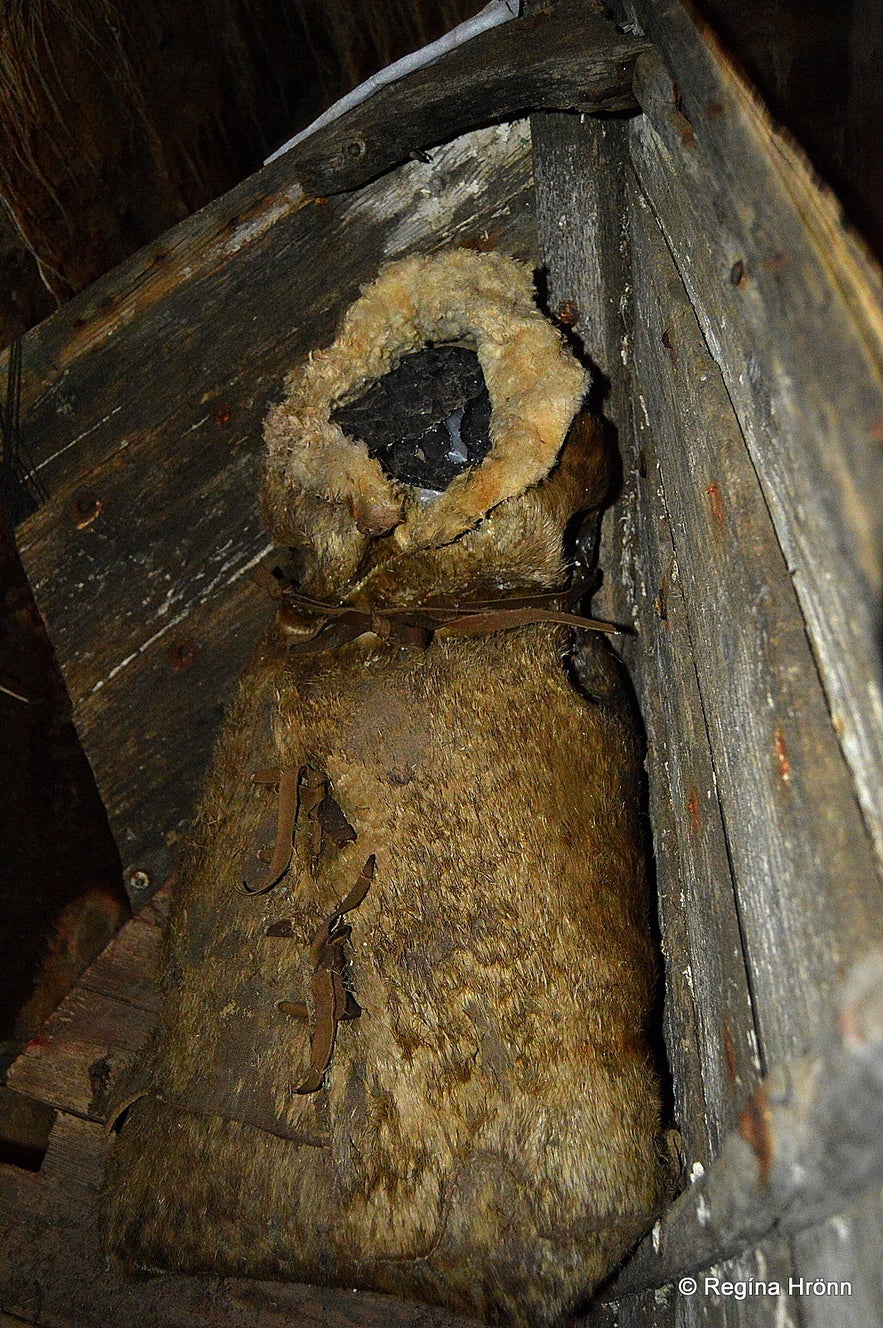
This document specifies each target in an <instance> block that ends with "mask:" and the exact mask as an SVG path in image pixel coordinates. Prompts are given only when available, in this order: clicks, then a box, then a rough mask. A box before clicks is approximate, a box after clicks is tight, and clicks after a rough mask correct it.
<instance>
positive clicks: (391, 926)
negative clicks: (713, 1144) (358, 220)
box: [105, 251, 666, 1325]
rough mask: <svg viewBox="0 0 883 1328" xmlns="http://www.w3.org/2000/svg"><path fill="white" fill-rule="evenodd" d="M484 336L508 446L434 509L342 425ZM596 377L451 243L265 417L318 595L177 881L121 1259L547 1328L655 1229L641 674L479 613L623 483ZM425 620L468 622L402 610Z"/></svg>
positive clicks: (422, 262) (246, 729) (236, 721)
mask: <svg viewBox="0 0 883 1328" xmlns="http://www.w3.org/2000/svg"><path fill="white" fill-rule="evenodd" d="M464 340H465V341H466V342H468V343H469V344H471V345H473V346H474V347H475V348H476V349H477V353H478V357H479V360H480V363H481V366H482V369H483V372H484V376H485V380H486V383H487V387H488V390H489V393H490V398H491V404H492V419H491V440H492V447H491V451H490V452H489V454H488V455H487V457H486V458H485V460H484V461H483V463H482V464H481V465H479V466H477V467H474V468H473V469H472V470H467V471H465V472H464V473H462V474H461V475H459V476H458V477H457V478H456V479H455V480H454V481H453V482H452V483H451V484H450V486H449V487H448V489H447V490H446V491H445V492H444V493H443V494H441V496H439V497H438V498H437V499H436V500H435V501H434V502H430V503H426V502H424V501H421V499H420V495H419V494H418V492H417V490H416V489H415V488H413V487H411V486H408V485H404V484H401V483H397V482H396V481H395V480H393V479H390V478H388V477H387V475H385V474H384V472H383V470H382V468H381V466H380V465H379V464H378V462H377V461H376V460H375V459H373V458H372V457H371V456H369V454H368V451H367V450H366V447H365V446H364V445H363V444H362V443H359V442H357V441H354V440H353V439H351V438H348V437H345V436H344V435H343V433H342V432H341V431H340V429H339V428H338V427H337V425H336V424H335V423H334V422H333V421H332V419H331V411H332V408H333V406H334V405H335V404H336V403H339V402H341V401H346V400H351V399H352V398H353V397H354V396H355V395H356V394H357V393H358V392H360V391H362V390H363V389H364V388H365V386H366V385H368V384H370V383H372V382H374V381H375V380H377V379H380V378H382V376H383V375H384V374H386V373H387V371H388V370H390V369H391V368H392V367H393V366H394V365H395V364H396V363H397V362H398V361H399V360H400V359H401V357H402V356H403V355H405V354H406V353H407V352H410V351H414V350H417V349H419V348H420V347H422V346H425V345H426V344H427V343H439V342H448V341H458V342H460V344H462V343H463V341H464ZM584 388H585V380H584V374H583V372H582V370H581V369H580V367H579V366H578V364H577V363H576V361H575V360H574V359H573V358H572V356H571V355H570V354H569V352H568V351H567V350H566V349H565V348H564V347H563V345H562V344H561V341H560V338H559V336H558V334H557V332H556V331H555V329H554V328H553V327H552V326H551V325H550V324H549V323H548V322H547V321H546V320H545V319H544V318H543V317H542V315H541V314H540V313H539V312H538V311H537V309H536V307H535V304H534V300H533V293H532V285H531V278H530V273H529V271H528V270H527V269H525V268H524V267H522V266H521V265H520V264H517V263H515V262H514V261H513V260H510V259H506V258H503V257H500V256H497V255H493V254H487V255H479V254H475V253H472V252H467V251H453V252H448V253H446V254H443V255H442V256H440V257H435V258H429V257H416V258H410V259H407V260H405V261H403V262H400V263H397V264H395V265H393V266H390V267H388V268H387V269H385V271H384V272H383V273H382V274H381V276H380V277H379V278H378V279H377V281H376V282H374V284H373V285H371V286H370V287H368V288H367V289H366V290H365V291H364V292H363V294H362V295H361V297H360V299H359V300H357V302H356V303H355V304H354V305H353V306H352V308H351V309H350V310H349V312H348V313H347V315H346V316H345V318H344V320H343V324H342V327H341V330H340V332H339V335H338V337H337V339H336V341H335V342H334V343H333V345H331V346H330V347H329V348H328V349H326V350H323V351H318V352H315V353H314V354H312V355H311V356H310V358H309V360H308V361H307V362H306V363H305V364H303V365H302V366H301V367H300V368H298V369H297V370H295V371H294V373H293V374H292V375H291V376H290V377H289V379H288V382H287V385H286V389H287V390H286V396H285V398H284V400H283V401H282V402H281V404H279V405H278V406H276V407H275V408H274V409H273V410H272V411H271V413H270V416H269V419H268V423H267V431H266V434H267V441H268V444H269V459H268V464H267V473H266V485H265V491H264V511H265V516H266V520H267V523H268V525H269V528H270V530H271V531H272V533H273V535H274V536H275V538H276V540H277V541H278V542H279V543H280V544H281V545H286V546H290V547H293V548H294V549H296V550H297V551H298V555H299V558H300V563H301V573H302V580H301V583H300V595H293V596H290V597H288V598H287V599H285V600H284V602H283V605H282V610H281V613H280V615H279V617H278V619H277V621H276V622H275V623H274V625H273V627H272V628H271V629H270V631H269V634H268V635H267V637H266V639H265V640H264V642H263V643H262V645H261V647H260V649H259V650H258V652H257V655H256V658H255V660H254V661H253V663H252V665H251V666H250V668H249V669H248V671H247V672H246V674H245V676H244V677H243V678H242V680H241V682H240V685H239V689H238V693H237V696H236V698H235V701H234V702H233V704H232V707H231V709H230V711H229V714H228V717H227V720H226V725H225V728H224V731H223V735H222V737H221V740H220V743H219V746H218V749H217V754H216V758H215V761H214V766H213V769H212V771H211V774H210V778H209V780H208V784H207V788H206V790H205V793H204V796H203V799H202V804H201V808H200V811H199V814H198V817H197V819H196V824H195V826H194V828H193V831H192V842H191V845H190V849H189V854H188V857H187V859H186V862H185V863H184V865H183V869H182V873H181V883H180V885H179V887H178V889H177V894H176V898H175V903H174V910H173V915H172V920H171V925H170V936H169V939H168V967H167V972H166V976H165V996H164V1002H165V1003H164V1008H163V1020H162V1034H161V1041H160V1045H159V1049H158V1052H157V1055H156V1058H155V1060H154V1061H153V1063H152V1064H151V1065H150V1067H149V1074H148V1079H147V1083H146V1084H145V1085H143V1086H142V1091H141V1095H140V1096H137V1099H136V1100H134V1102H133V1104H132V1105H131V1107H130V1110H129V1111H128V1114H127V1115H126V1117H125V1119H124V1122H123V1124H122V1128H121V1130H120V1134H119V1138H118V1139H117V1141H116V1144H115V1148H114V1150H113V1153H112V1156H111V1163H110V1168H109V1178H108V1186H107V1193H106V1199H105V1209H106V1223H107V1230H108V1235H109V1243H110V1248H111V1249H112V1250H113V1251H114V1252H115V1253H116V1255H117V1256H118V1257H119V1258H121V1259H123V1260H124V1261H125V1263H126V1264H127V1265H128V1266H129V1267H135V1268H173V1269H182V1270H187V1271H198V1270H213V1271H217V1272H219V1273H223V1274H228V1275H236V1274H240V1275H248V1276H252V1277H269V1278H284V1279H292V1280H297V1281H306V1282H313V1283H321V1284H337V1285H341V1286H345V1287H362V1288H372V1289H375V1290H379V1291H386V1292H391V1293H394V1294H397V1295H399V1296H403V1297H406V1298H414V1299H418V1300H423V1301H428V1302H431V1303H437V1304H440V1305H444V1306H447V1307H449V1308H450V1309H452V1310H456V1311H458V1312H461V1313H467V1314H470V1315H474V1316H477V1317H479V1318H483V1319H485V1320H487V1321H489V1322H493V1323H511V1324H516V1325H521V1324H523V1325H527V1324H530V1325H551V1324H557V1323H560V1322H562V1321H563V1319H564V1318H565V1317H566V1316H567V1315H568V1314H570V1313H572V1312H573V1310H574V1309H575V1308H576V1307H577V1306H578V1304H580V1303H581V1302H583V1301H584V1300H585V1298H586V1297H587V1296H588V1294H589V1293H590V1292H591V1290H592V1288H593V1287H594V1286H595V1285H596V1284H597V1282H598V1281H599V1279H602V1278H603V1277H605V1275H607V1274H608V1273H609V1272H610V1271H611V1269H612V1268H613V1267H615V1265H616V1264H617V1262H618V1261H619V1260H621V1258H622V1257H623V1255H624V1254H625V1253H626V1251H627V1250H628V1249H629V1247H630V1246H631V1245H632V1244H633V1243H634V1241H635V1240H636V1238H637V1237H638V1236H639V1235H640V1234H641V1233H642V1232H643V1231H645V1230H646V1229H647V1227H648V1226H649V1225H650V1224H651V1222H652V1220H653V1218H654V1217H655V1215H656V1214H657V1212H658V1210H659V1207H660V1204H661V1202H662V1199H663V1196H664V1192H665V1188H666V1177H665V1169H664V1167H663V1165H662V1163H661V1162H660V1160H659V1155H658V1151H657V1145H658V1139H657V1135H658V1127H659V1094H658V1087H657V1083H656V1080H655V1077H654V1072H653V1069H652V1067H651V1060H650V1055H649V1052H648V1048H647V1044H646V1039H645V1024H646V1021H647V1016H648V1009H649V1005H650V1001H651V990H652V986H653V980H654V979H653V969H654V961H653V954H652V950H651V945H650V941H649V939H648V924H647V899H646V891H645V878H644V864H643V858H642V848H641V834H640V831H639V827H638V795H637V786H638V769H639V753H638V746H637V742H636V739H635V735H634V733H633V730H632V726H631V723H630V720H629V718H628V712H627V707H626V705H625V704H624V702H623V697H622V694H621V684H620V681H619V677H618V673H617V666H616V663H615V660H614V659H613V657H612V656H611V655H610V653H609V652H608V651H607V650H606V649H605V648H604V646H603V645H602V644H601V642H600V639H599V638H597V637H593V636H591V635H590V634H588V633H585V634H584V639H585V644H584V649H583V656H584V662H583V671H584V673H585V672H587V673H588V674H589V675H590V676H591V691H592V699H586V698H585V697H584V696H581V695H580V694H579V693H578V692H577V691H576V690H575V688H574V685H573V683H572V681H571V678H570V677H569V675H568V668H567V658H568V653H569V646H570V637H571V633H570V631H569V630H568V628H567V627H566V626H563V625H561V623H559V622H557V621H555V620H554V619H553V618H552V617H551V616H550V617H549V620H541V621H532V620H531V611H530V607H528V608H527V609H525V610H524V611H523V616H522V617H521V618H517V617H516V618H512V617H511V616H510V617H509V618H508V619H505V623H503V621H502V620H500V619H499V618H495V616H494V615H495V613H496V611H497V606H495V605H493V604H491V605H490V607H487V605H488V602H490V601H499V600H501V599H505V597H506V596H507V595H517V596H519V597H520V601H519V602H521V603H522V605H523V601H524V599H525V598H528V597H529V596H530V595H531V594H533V595H537V594H540V593H541V592H546V591H549V590H554V589H557V588H559V587H561V586H562V584H563V583H564V579H565V571H566V568H565V562H564V558H563V553H562V541H563V536H564V530H565V527H566V526H567V524H568V522H569V520H570V518H571V517H572V515H573V514H574V513H576V512H579V511H583V510H585V509H589V508H593V507H597V506H598V505H599V504H600V503H601V501H602V500H603V497H604V489H605V462H604V457H603V449H602V446H601V432H600V429H599V428H597V427H596V426H594V425H591V424H590V425H588V426H584V427H581V428H579V429H574V430H572V431H571V433H570V436H569V438H568V441H567V442H566V444H565V436H566V435H567V433H568V427H569V425H570V423H571V419H572V417H573V416H574V413H575V412H576V411H577V409H578V407H579V405H580V401H581V398H582V396H583V392H584ZM303 596H309V597H312V599H311V600H308V601H306V602H305V601H304V598H303ZM312 600H322V601H329V602H331V603H337V604H342V603H344V602H345V603H346V604H347V605H349V606H353V608H352V612H351V613H350V616H349V617H347V615H346V614H343V615H337V616H334V615H333V614H330V615H329V614H328V613H326V612H325V611H324V610H323V609H322V608H321V607H317V606H316V605H315V604H313V603H312ZM427 603H430V604H433V605H435V606H444V611H443V612H442V614H441V616H442V617H444V616H445V614H447V618H446V621H448V622H450V620H451V619H452V618H453V619H455V620H459V626H458V623H457V621H454V622H453V625H451V626H449V627H439V624H438V615H437V614H436V615H435V616H434V611H432V610H429V611H426V612H425V613H424V615H423V616H422V617H421V615H420V613H418V612H416V610H415V612H414V614H412V615H411V617H410V619H409V618H408V616H407V615H403V614H401V613H398V614H397V613H388V614H386V616H384V610H388V609H391V608H396V609H401V608H403V607H412V608H413V607H414V606H425V605H426V604H427ZM538 603H539V605H540V612H539V613H537V614H535V615H534V616H535V617H539V618H542V617H543V612H544V611H543V610H542V605H543V604H545V605H546V610H545V611H546V612H548V613H549V614H550V615H551V613H552V610H549V608H548V601H546V600H540V601H538ZM470 605H471V606H472V612H473V613H474V614H476V615H477V616H478V618H479V619H482V621H480V622H479V623H478V625H477V628H476V634H472V635H470V634H464V633H468V632H469V631H470V627H469V625H468V624H466V625H465V626H464V624H463V621H462V620H463V618H464V617H468V606H470ZM476 605H484V606H485V607H484V608H476V607H475V606H476ZM463 606H467V611H466V612H465V613H461V612H460V610H461V609H463ZM504 607H505V606H504ZM565 607H566V606H565ZM553 608H554V606H553ZM558 608H559V610H560V609H561V604H560V603H559V605H558ZM511 612H512V610H511V607H510V615H511ZM359 614H361V616H359ZM427 623H429V624H430V627H429V628H428V627H427ZM495 623H496V630H494V624H495ZM432 624H434V625H435V627H436V630H435V634H434V635H432V636H431V639H430V631H431V626H432ZM518 624H521V625H518ZM473 626H475V624H473ZM317 632H319V633H320V634H322V635H323V639H324V644H323V641H320V640H319V637H317V636H316V633H317ZM415 638H416V639H415ZM292 646H294V647H295V649H294V650H292V649H291V647H292ZM255 775H256V778H253V776H255ZM274 839H275V843H276V847H275V850H274V854H273V861H272V862H270V863H269V864H267V863H266V862H264V863H263V864H262V863H261V862H259V861H258V860H257V858H256V856H255V854H256V850H257V849H259V848H261V847H262V846H265V845H266V844H268V843H269V844H270V845H272V844H273V842H274ZM265 856H266V855H265ZM262 873H263V876H262ZM244 881H245V882H248V884H243V882H244ZM359 1011H360V1013H359ZM356 1016H358V1017H356ZM145 1090H146V1091H145ZM132 1096H133V1097H135V1094H133V1095H132Z"/></svg>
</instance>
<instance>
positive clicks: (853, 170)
mask: <svg viewBox="0 0 883 1328" xmlns="http://www.w3.org/2000/svg"><path fill="white" fill-rule="evenodd" d="M483 3H484V0H383V3H377V0H240V2H237V0H189V2H188V0H127V3H126V4H125V6H124V5H123V0H54V2H53V3H50V2H49V0H31V2H30V3H28V0H5V3H3V0H0V195H2V202H3V206H0V273H2V281H0V345H6V344H9V343H10V342H11V341H12V340H13V339H14V338H15V337H17V336H19V335H21V334H22V333H24V332H25V331H26V330H27V329H28V328H29V327H32V326H33V325H34V324H35V323H37V322H39V321H41V320H42V319H43V318H46V317H48V316H49V315H50V314H51V313H52V312H53V310H54V309H56V308H57V307H58V306H59V305H60V304H61V303H62V302H63V301H64V300H65V299H67V298H69V297H70V296H71V295H72V294H74V293H76V292H77V291H79V290H81V289H82V288H83V287H84V286H86V285H88V284H89V283H90V282H92V281H94V280H95V279H96V278H97V277H98V276H100V275H101V274H102V273H103V272H105V271H107V270H108V269H109V268H111V267H113V266H114V265H115V264H116V263H118V262H120V261H121V260H122V259H123V258H125V257H126V256H128V255H129V254H131V253H133V252H134V251H135V250H137V249H139V248H140V247H141V246H142V245H144V244H146V243H147V242H148V241H149V240H151V239H152V238H154V237H155V236H156V235H158V234H160V233H161V232H162V231H163V230H165V229H167V228H168V227H169V226H171V225H173V224H174V223H175V222H177V221H180V220H181V219H183V218H184V217H186V216H188V215H189V214H190V213H191V212H193V211H194V210H196V209H197V208H199V207H201V206H202V205H203V204H205V203H207V202H209V201H210V200H211V199H213V198H215V197H217V196H218V195H219V194H222V193H224V192H225V191H226V190H228V189H229V188H231V187H232V186H233V185H234V184H235V183H237V182H238V181H239V180H241V179H242V178H244V177H245V176H247V175H249V174H250V173H251V172H253V171H254V170H256V169H257V168H258V167H259V166H260V164H261V162H262V161H263V159H264V158H265V157H266V156H267V155H268V154H269V153H270V152H272V150H273V149H274V148H275V147H277V146H278V145H279V144H280V143H281V142H283V141H284V140H285V139H287V138H288V137H290V136H291V135H292V134H293V133H294V132H295V131H296V130H297V129H298V128H301V127H303V126H304V125H305V124H307V123H309V121H310V120H311V119H312V118H314V116H315V115H316V114H318V113H319V111H321V110H322V109H323V108H324V107H325V106H327V105H328V104H330V103H331V102H332V101H334V100H335V99H336V98H337V97H339V96H341V95H342V94H343V93H344V92H345V91H347V90H348V89H349V88H350V87H352V86H354V85H355V84H356V83H358V82H360V81H361V80H362V79H364V78H366V77H367V76H368V75H369V74H370V73H372V72H373V71H374V70H375V69H378V68H380V67H382V66H383V65H385V64H388V63H389V62H390V61H392V60H394V59H397V58H398V57H399V56H400V55H402V54H404V53H405V52H406V51H409V50H413V49H415V48H417V47H419V46H421V45H423V44H424V43H426V42H428V41H431V40H433V39H434V38H435V37H437V36H438V35H439V34H440V33H441V32H443V31H444V30H446V29H447V28H449V27H451V26H453V24H455V23H457V22H459V21H460V20H462V19H463V18H465V17H467V16H468V15H470V14H472V13H475V12H476V11H477V10H478V9H479V8H481V6H482V4H483ZM701 8H702V11H703V13H704V14H705V15H706V16H707V17H708V19H709V21H710V23H711V25H712V27H713V28H714V30H715V31H716V32H717V34H718V35H719V37H720V39H721V40H722V42H723V44H724V46H725V47H727V48H728V49H729V50H730V52H731V53H732V54H734V55H735V56H736V57H737V58H738V60H739V61H740V62H741V63H742V64H743V66H744V67H745V69H746V70H747V72H748V73H749V75H750V76H751V77H752V79H753V80H754V82H755V83H756V85H757V86H758V87H759V88H760V90H761V91H762V93H763V95H764V97H765V99H766V100H767V102H768V104H769V106H770V108H771V109H772V111H773V113H774V114H775V115H776V117H777V118H778V119H779V120H781V121H782V122H783V123H784V124H785V125H786V126H787V127H788V128H789V129H790V130H791V132H792V133H793V135H794V136H795V137H796V138H797V139H798V140H799V141H800V143H801V144H802V145H803V147H804V148H805V150H806V151H807V153H808V154H809V155H810V157H811V159H812V161H813V163H814V165H815V167H816V169H817V170H818V172H819V173H820V174H821V175H822V177H823V178H824V179H825V180H826V181H828V183H829V184H831V185H832V186H833V187H834V188H835V190H836V192H837V193H838V194H839V196H840V197H841V199H842V201H843V203H844V205H845V208H846V212H847V215H848V217H849V218H850V220H851V222H852V223H853V225H854V226H855V227H856V228H858V229H859V230H860V231H861V232H862V234H863V235H864V236H865V238H866V240H867V242H868V244H869V245H870V246H871V247H872V248H874V249H875V250H876V252H877V254H878V256H880V255H881V254H883V154H881V152H880V150H879V137H880V128H881V119H883V117H881V113H880V111H881V106H880V103H881V100H883V92H881V76H880V71H881V68H883V0H704V4H703V5H702V6H701ZM0 605H2V610H0V687H3V688H6V689H9V690H12V691H17V692H20V693H21V694H22V695H25V696H27V697H28V698H29V702H28V703H25V702H23V701H20V700H18V699H16V698H15V697H14V696H10V695H9V691H8V690H7V691H0V745H2V748H0V749H2V751H3V753H4V778H3V781H2V785H0V853H2V856H0V1083H2V1075H3V1071H4V1069H5V1067H6V1065H8V1063H9V1061H10V1060H11V1059H12V1058H13V1057H14V1055H15V1054H16V1053H17V1051H18V1050H19V1049H20V1047H21V1046H22V1044H23V1042H24V1041H26V1040H27V1039H28V1037H29V1036H30V1035H31V1034H32V1033H33V1031H34V1030H35V1029H36V1028H37V1027H38V1026H39V1024H40V1023H41V1022H42V1020H43V1019H44V1018H45V1017H46V1015H48V1013H49V1012H50V1011H51V1010H52V1009H53V1008H54V1007H55V1005H56V1004H57V1003H58V1001H59V1000H60V999H61V997H62V996H63V995H64V993H65V991H66V990H67V989H68V988H69V987H70V986H71V985H72V983H73V981H74V980H75V978H76V976H77V975H78V973H79V972H80V971H81V969H82V968H83V967H84V966H85V964H86V963H88V961H89V960H90V958H91V957H92V956H94V955H95V954H96V953H97V952H98V951H99V950H100V949H101V947H102V946H103V944H104V943H105V942H106V940H107V939H108V938H109V936H110V935H111V934H112V933H113V931H114V930H115V929H116V928H117V927H118V926H119V925H120V923H121V921H122V920H124V918H125V917H126V915H127V912H128V903H127V899H126V895H125V891H124V889H123V884H122V880H121V869H120V863H119V858H118V855H117V853H116V849H115V846H114V844H113V841H112V839H111V836H110V832H109V830H108V827H107V822H106V819H105V817H104V813H103V809H102V807H101V802H100V799H99V798H98V794H97V792H96V790H95V786H94V782H93V781H92V778H91V773H90V770H89V766H88V762H87V761H86V759H85V757H84V755H83V753H82V750H81V749H80V747H79V744H78V741H77V738H76V734H75V731H74V728H73V725H72V723H71V718H70V707H69V704H68V700H67V696H66V693H65V689H64V685H63V682H62V681H61V678H60V675H59V673H58V670H57V667H56V665H55V662H54V659H53V656H52V650H51V646H50V644H49V642H48V640H47V639H46V636H45V632H44V631H43V628H42V624H41V622H40V618H39V615H38V614H37V611H36V608H35V607H34V604H33V600H32V599H31V597H30V594H29V591H28V587H27V584H26V581H25V579H24V576H23V573H22V571H21V567H20V564H19V562H18V559H17V556H16V553H15V546H14V540H13V537H12V532H11V526H10V523H9V521H8V520H7V519H6V518H5V517H4V518H3V519H2V520H0ZM0 1108H2V1090H0ZM2 1134H3V1130H2V1110H0V1151H2Z"/></svg>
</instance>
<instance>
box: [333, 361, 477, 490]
mask: <svg viewBox="0 0 883 1328" xmlns="http://www.w3.org/2000/svg"><path fill="white" fill-rule="evenodd" d="M331 418H332V420H333V421H334V423H335V424H337V425H338V426H339V428H341V429H342V430H343V432H344V433H345V434H347V435H348V436H349V437H350V438H355V439H357V440H358V441H359V442H362V443H364V444H365V446H366V447H367V449H368V452H369V454H370V455H371V456H372V457H376V458H377V460H378V461H379V462H380V465H381V466H382V467H383V470H384V473H385V474H387V475H389V476H390V477H391V478H392V479H396V480H401V481H402V482H404V483H405V484H416V485H419V487H420V488H422V489H435V490H437V491H439V492H441V491H442V490H443V489H446V488H447V487H448V485H449V484H450V482H451V480H452V479H453V478H454V477H455V475H458V474H459V473H460V471H461V470H465V469H466V468H467V467H471V466H476V465H478V463H479V462H480V461H482V460H483V459H484V457H486V456H487V454H488V452H489V451H490V446H491V443H490V421H491V399H490V397H489V395H488V390H487V387H486V386H485V381H484V374H483V373H482V371H481V365H480V364H479V361H478V356H477V355H476V353H475V351H473V350H468V349H467V348H466V347H465V346H427V347H425V348H424V349H423V350H419V351H415V352H414V353H413V354H411V355H405V356H403V358H402V359H401V360H400V361H399V363H398V364H397V365H396V367H395V368H394V369H392V370H391V371H390V372H389V373H388V374H385V375H384V377H383V378H381V379H379V380H378V381H377V382H376V383H374V384H372V386H371V387H370V388H369V389H368V391H367V392H365V393H364V394H363V395H362V396H360V397H359V398H358V399H357V400H356V401H352V402H349V403H348V404H347V405H345V406H339V407H338V408H337V409H336V410H334V411H332V414H331Z"/></svg>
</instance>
